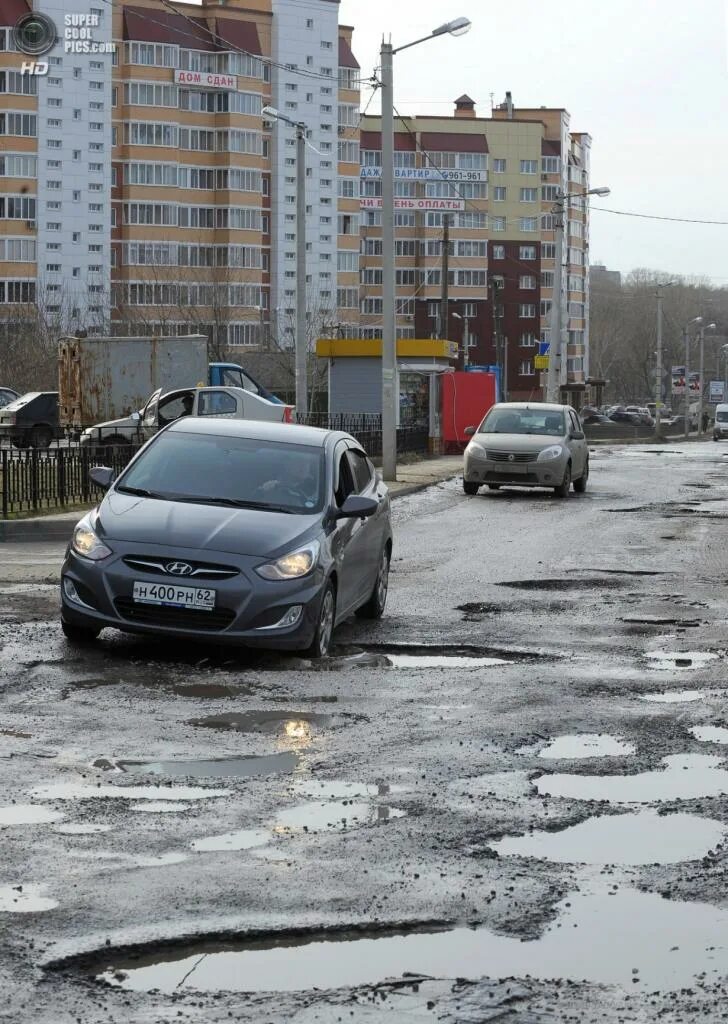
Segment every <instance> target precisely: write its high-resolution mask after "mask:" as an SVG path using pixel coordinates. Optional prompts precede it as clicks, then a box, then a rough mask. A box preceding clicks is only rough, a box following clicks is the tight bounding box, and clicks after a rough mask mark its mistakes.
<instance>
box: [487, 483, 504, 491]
mask: <svg viewBox="0 0 728 1024" xmlns="http://www.w3.org/2000/svg"><path fill="white" fill-rule="evenodd" d="M500 489H501V485H500V484H488V490H489V491H499V490H500Z"/></svg>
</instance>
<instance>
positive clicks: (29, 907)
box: [0, 884, 58, 914]
mask: <svg viewBox="0 0 728 1024" xmlns="http://www.w3.org/2000/svg"><path fill="white" fill-rule="evenodd" d="M44 892H45V886H42V885H26V884H23V885H5V886H0V913H5V914H37V913H40V912H41V911H44V910H53V909H54V908H55V907H57V906H58V901H57V900H52V899H50V898H49V897H48V896H44V895H43V893H44Z"/></svg>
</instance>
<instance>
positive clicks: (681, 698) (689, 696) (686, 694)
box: [637, 690, 705, 704]
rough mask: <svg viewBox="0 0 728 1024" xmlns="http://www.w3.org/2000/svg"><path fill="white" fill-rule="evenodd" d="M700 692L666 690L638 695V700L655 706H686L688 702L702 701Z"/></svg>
mask: <svg viewBox="0 0 728 1024" xmlns="http://www.w3.org/2000/svg"><path fill="white" fill-rule="evenodd" d="M704 698H705V694H704V693H703V692H702V690H667V691H665V693H638V694H637V699H638V700H648V701H652V702H653V703H655V704H688V703H690V701H694V700H703V699H704Z"/></svg>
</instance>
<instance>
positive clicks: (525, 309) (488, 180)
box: [361, 95, 590, 400]
mask: <svg viewBox="0 0 728 1024" xmlns="http://www.w3.org/2000/svg"><path fill="white" fill-rule="evenodd" d="M589 149H590V139H589V136H587V135H583V134H574V133H570V131H569V115H568V113H567V112H566V111H565V110H547V109H546V108H538V109H518V110H516V109H515V107H514V105H513V103H512V100H511V98H510V95H509V96H508V98H507V100H506V102H505V103H504V104H502V105H500V106H498V107H496V108H495V109H494V110H493V112H492V116H491V117H488V118H481V117H478V116H477V114H476V110H475V103H474V101H473V100H472V99H471V98H470V97H469V96H467V95H463V96H461V97H460V98H459V99H458V100H456V102H455V111H454V114H453V116H450V117H432V116H421V117H412V118H402V119H398V120H397V121H396V122H395V207H396V209H395V239H396V241H395V265H396V270H395V274H396V301H397V334H398V336H399V337H419V338H422V337H429V336H436V335H438V334H439V335H440V336H443V337H448V338H450V339H452V340H457V341H459V342H461V344H463V345H467V351H468V361H469V362H470V364H485V365H493V364H498V365H500V366H501V368H502V369H503V371H504V377H505V381H506V392H507V394H508V396H509V397H510V398H511V399H514V400H516V399H527V398H530V397H535V396H536V395H540V393H541V386H542V380H541V374H540V372H539V371H538V370H537V368H536V360H535V357H536V356H537V354H538V351H539V342H541V341H550V330H551V304H552V302H553V301H554V296H553V285H554V266H555V254H556V253H555V249H556V246H555V232H554V227H555V214H554V201H555V200H556V198H557V196H558V195H560V194H561V193H562V192H567V191H583V190H585V189H586V188H588V187H589ZM380 168H381V122H380V119H379V118H378V117H371V116H364V117H363V118H362V121H361V189H362V193H361V196H362V197H361V206H362V224H361V238H362V241H361V335H362V336H364V337H378V336H380V335H381V302H382V299H381V274H382V271H381V263H382V260H381V245H382V242H381V181H380V180H379V175H380V173H381V171H380ZM445 218H447V219H448V221H449V235H450V255H449V274H448V281H449V286H448V292H449V302H448V309H449V315H448V317H447V323H446V324H445V323H443V324H441V323H440V312H441V304H440V300H441V296H442V247H443V231H444V221H445ZM588 243H589V236H588V208H587V205H586V202H585V201H584V200H581V199H573V200H570V201H569V202H568V203H567V204H566V209H565V241H564V273H563V275H562V277H563V280H562V295H561V301H562V308H563V317H562V323H563V324H564V325H566V326H565V328H564V330H565V343H564V351H566V353H567V358H566V359H564V360H562V365H561V366H560V367H559V383H560V385H561V386H562V388H563V389H564V391H563V393H564V397H566V398H570V397H571V396H570V394H569V391H570V390H574V391H578V390H580V388H581V387H583V384H584V382H585V380H586V379H587V376H588V372H589V368H588ZM567 341H568V348H567Z"/></svg>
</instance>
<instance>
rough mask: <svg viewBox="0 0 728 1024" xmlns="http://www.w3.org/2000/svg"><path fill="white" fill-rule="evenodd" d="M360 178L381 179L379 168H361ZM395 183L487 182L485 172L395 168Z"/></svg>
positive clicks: (435, 168)
mask: <svg viewBox="0 0 728 1024" xmlns="http://www.w3.org/2000/svg"><path fill="white" fill-rule="evenodd" d="M359 175H360V177H362V178H381V176H382V168H381V167H362V169H361V170H360V172H359ZM394 180H395V181H487V180H488V172H487V171H461V170H459V169H458V168H452V167H395V168H394Z"/></svg>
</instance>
